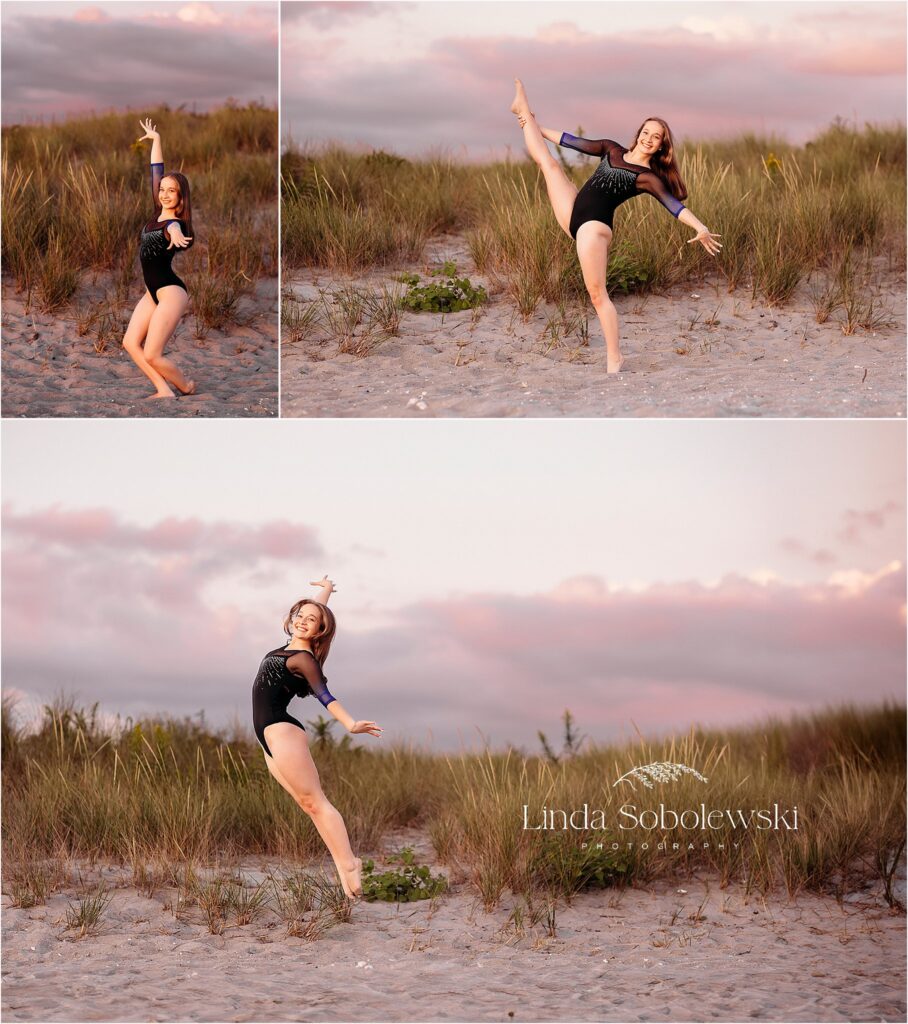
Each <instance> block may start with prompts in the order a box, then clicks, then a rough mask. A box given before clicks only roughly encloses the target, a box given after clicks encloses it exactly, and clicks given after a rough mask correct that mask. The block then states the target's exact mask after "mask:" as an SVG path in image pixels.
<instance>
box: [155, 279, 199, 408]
mask: <svg viewBox="0 0 908 1024" xmlns="http://www.w3.org/2000/svg"><path fill="white" fill-rule="evenodd" d="M188 305H189V296H188V295H187V294H186V292H185V291H184V290H183V289H182V288H181V287H180V286H179V285H177V284H169V285H166V286H165V287H164V288H159V289H158V307H157V309H156V310H155V311H154V314H153V315H152V317H151V323H150V324H149V325H148V334H147V336H146V338H145V358H146V359H147V360H148V362H149V363H150V365H151V366H153V367H154V369H155V370H157V371H158V373H159V374H161V376H162V377H165V378H166V379H167V380H168V381H169V382H170V383H171V384H173V385H174V387H176V388H177V389H178V390H179V391H182V392H183V394H184V395H190V394H192V392H193V391H195V381H192V380H189V379H188V378H187V377H185V376H184V374H183V373H182V372H181V371H180V370H179V369H178V368H177V366H176V365H175V364H174V363H173V362H171V360H170V359H167V358H166V357H165V356H164V346H165V345H166V344H167V342H168V341H170V338H171V336H172V335H173V332H174V330H176V326H177V324H178V323H179V322H180V317H182V315H183V314H184V313H185V312H186V308H187V307H188Z"/></svg>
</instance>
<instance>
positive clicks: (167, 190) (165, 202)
mask: <svg viewBox="0 0 908 1024" xmlns="http://www.w3.org/2000/svg"><path fill="white" fill-rule="evenodd" d="M181 199H182V196H181V195H180V186H179V185H178V184H177V180H176V178H169V177H168V178H162V179H161V184H160V186H159V187H158V202H159V203H160V204H161V206H162V208H163V209H165V210H175V209H176V208H177V207H178V206H179V205H180V201H181Z"/></svg>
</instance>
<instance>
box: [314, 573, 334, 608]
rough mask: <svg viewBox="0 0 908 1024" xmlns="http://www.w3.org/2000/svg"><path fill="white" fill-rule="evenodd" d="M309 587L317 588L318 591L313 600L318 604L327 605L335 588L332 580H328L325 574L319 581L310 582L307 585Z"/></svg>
mask: <svg viewBox="0 0 908 1024" xmlns="http://www.w3.org/2000/svg"><path fill="white" fill-rule="evenodd" d="M309 586H310V587H318V588H319V591H318V593H317V594H316V595H315V600H316V601H318V602H319V603H320V604H327V603H328V598H329V597H330V596H331V595H332V594H333V593H334V591H335V589H336V587H335V586H334V580H329V579H328V574H327V573H325V575H324V576H322V578H321V579H320V580H311V581H310V583H309Z"/></svg>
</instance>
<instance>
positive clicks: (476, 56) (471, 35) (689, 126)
mask: <svg viewBox="0 0 908 1024" xmlns="http://www.w3.org/2000/svg"><path fill="white" fill-rule="evenodd" d="M281 10H282V35H281V47H282V62H283V63H282V67H283V76H282V104H281V118H282V133H283V134H282V153H281V169H282V182H283V187H282V210H281V214H282V220H281V223H282V260H283V305H282V310H283V312H282V317H283V333H282V339H283V340H282V344H283V367H284V374H283V384H282V400H283V405H282V408H283V410H284V414H285V415H288V416H308V417H313V416H314V417H319V416H344V417H347V416H358V417H388V416H390V417H394V416H407V417H413V418H428V417H434V416H438V417H465V416H470V417H472V416H480V417H562V416H577V417H647V416H660V417H662V416H670V417H700V416H721V417H737V416H747V417H755V416H756V417H842V416H846V417H863V416H884V417H890V416H892V417H899V416H904V415H905V358H906V357H905V344H904V341H905V305H906V288H905V127H904V111H905V106H906V90H905V69H904V60H903V57H902V55H901V50H900V49H899V47H901V46H903V44H904V41H905V10H904V8H903V6H902V5H899V4H890V3H880V4H874V3H870V4H867V3H822V4H819V5H816V4H797V3H796V4H790V5H785V6H782V5H769V6H765V5H762V4H758V3H736V4H734V5H733V10H732V5H722V4H719V5H716V4H710V3H637V4H626V5H620V6H619V5H615V4H587V3H564V2H559V3H551V2H542V3H495V2H456V0H455V2H438V3H420V2H416V3H406V4H390V3H389V4H381V3H379V4H361V5H346V4H334V5H332V4H310V3H298V2H293V0H289V2H287V0H285V2H284V3H283V4H282V8H281ZM307 58H309V59H307ZM515 76H517V78H518V80H517V81H516V82H515ZM619 371H620V372H619Z"/></svg>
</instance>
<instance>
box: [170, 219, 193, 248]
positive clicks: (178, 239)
mask: <svg viewBox="0 0 908 1024" xmlns="http://www.w3.org/2000/svg"><path fill="white" fill-rule="evenodd" d="M167 234H168V236H169V237H170V245H168V246H167V248H168V249H172V248H173V247H174V246H176V247H177V248H178V249H185V248H186V246H187V245H189V243H190V242H191V241H192V235H184V234H183V230H182V228H181V227H180V225H179V224H169V225H168V227H167Z"/></svg>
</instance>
